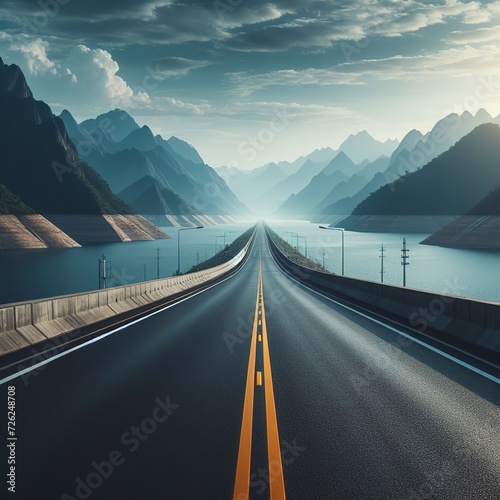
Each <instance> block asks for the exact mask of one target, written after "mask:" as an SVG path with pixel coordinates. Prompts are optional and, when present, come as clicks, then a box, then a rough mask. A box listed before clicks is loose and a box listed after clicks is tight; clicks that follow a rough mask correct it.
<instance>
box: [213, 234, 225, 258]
mask: <svg viewBox="0 0 500 500" xmlns="http://www.w3.org/2000/svg"><path fill="white" fill-rule="evenodd" d="M219 238H222V239H223V238H224V236H222V235H220V236H216V237H215V253H214V255H217V245H218V241H219Z"/></svg>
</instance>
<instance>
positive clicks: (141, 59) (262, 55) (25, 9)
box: [0, 0, 500, 168]
mask: <svg viewBox="0 0 500 500" xmlns="http://www.w3.org/2000/svg"><path fill="white" fill-rule="evenodd" d="M499 42H500V1H459V0H446V1H438V0H436V1H415V0H387V1H381V2H380V1H377V2H376V1H371V0H350V1H348V0H336V1H331V0H324V1H322V0H319V1H313V2H296V1H295V0H288V1H285V0H277V1H275V2H263V1H260V0H215V1H214V0H211V1H206V2H205V1H197V0H182V1H178V0H113V1H106V0H35V1H33V0H3V1H2V3H1V5H0V56H2V57H3V59H4V61H5V62H7V63H16V64H18V65H19V66H21V68H22V69H23V71H24V72H25V74H26V76H27V78H28V81H29V84H30V86H31V87H32V90H33V91H34V93H35V95H36V97H37V98H39V99H43V100H44V101H46V102H48V103H49V104H50V105H51V106H52V108H53V110H54V112H56V113H59V112H60V111H62V109H64V108H67V109H69V110H70V111H71V112H72V113H73V114H74V116H75V117H76V118H77V119H78V120H83V119H86V118H89V117H95V116H96V115H98V114H100V113H103V112H105V111H107V110H109V109H112V108H114V107H121V108H124V109H126V110H127V111H129V112H130V113H131V114H132V115H133V116H134V117H135V118H136V120H137V121H138V123H140V124H148V125H150V126H151V128H152V129H153V130H154V131H155V132H158V133H161V134H162V135H164V136H165V137H167V138H168V137H169V136H170V135H176V136H178V137H180V138H182V139H184V140H187V141H188V142H190V143H192V144H193V145H194V146H195V147H196V148H197V149H198V150H199V152H200V154H201V155H202V156H203V158H204V159H205V160H206V161H207V162H208V163H209V164H211V165H213V166H219V165H222V164H230V165H234V166H239V167H241V168H251V167H255V166H258V165H261V164H264V163H266V162H268V161H279V160H293V159H295V158H296V157H298V156H300V155H302V154H307V153H309V152H310V151H312V150H313V149H315V148H320V147H326V146H330V147H337V146H338V145H339V144H340V143H341V142H342V140H344V139H345V138H346V137H347V135H348V134H350V133H356V132H358V131H360V130H363V129H366V130H368V131H369V132H370V133H371V134H372V135H373V136H374V137H375V138H377V139H379V140H385V139H387V138H399V139H401V138H402V137H403V136H404V134H405V133H406V132H408V131H409V130H410V129H412V128H418V129H420V130H421V131H422V132H426V131H427V130H429V129H430V127H431V126H432V125H433V124H434V123H435V122H436V121H437V120H438V119H440V118H441V117H443V116H444V115H445V114H447V113H450V112H453V111H455V112H463V111H464V110H466V109H468V110H469V111H471V112H475V111H477V109H478V108H479V107H484V108H485V109H487V110H488V111H489V112H490V113H491V114H493V115H495V116H496V115H497V114H499V113H500V43H499Z"/></svg>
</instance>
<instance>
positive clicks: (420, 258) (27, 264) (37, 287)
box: [0, 221, 500, 304]
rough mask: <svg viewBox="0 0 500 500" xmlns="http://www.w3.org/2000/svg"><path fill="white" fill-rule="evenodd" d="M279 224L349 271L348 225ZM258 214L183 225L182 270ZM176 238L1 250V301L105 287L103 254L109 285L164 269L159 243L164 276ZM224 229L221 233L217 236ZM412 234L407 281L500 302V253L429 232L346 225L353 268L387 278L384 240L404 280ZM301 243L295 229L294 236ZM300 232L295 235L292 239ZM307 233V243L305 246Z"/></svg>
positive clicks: (169, 271)
mask: <svg viewBox="0 0 500 500" xmlns="http://www.w3.org/2000/svg"><path fill="white" fill-rule="evenodd" d="M268 223H269V224H270V225H271V226H272V227H273V228H274V229H275V230H276V231H277V232H278V233H281V232H283V235H284V236H285V238H286V234H285V233H284V231H295V232H297V233H298V234H299V235H300V236H305V237H306V238H307V245H308V256H309V257H311V258H313V259H315V260H317V261H318V262H320V263H322V261H323V254H324V259H325V266H326V268H327V269H328V270H330V271H332V272H336V273H340V272H341V245H340V243H341V233H340V232H339V231H325V230H321V229H319V226H318V224H311V223H309V222H304V221H268ZM252 224H253V222H252V221H248V222H246V223H240V224H238V225H221V226H213V227H206V228H204V229H199V230H193V231H183V232H182V234H181V270H182V271H186V270H187V269H189V268H190V267H191V266H192V265H194V264H196V262H197V260H200V261H202V260H205V259H207V258H210V257H212V256H213V255H214V253H215V250H216V248H215V247H216V242H217V243H218V250H220V249H221V248H222V245H223V240H224V234H225V236H226V243H229V242H231V241H232V240H233V239H234V238H235V237H237V236H238V235H239V234H241V233H242V232H243V231H245V230H246V229H248V228H249V227H250V226H251V225H252ZM163 229H164V230H165V232H167V233H168V234H170V235H171V236H172V238H171V239H169V240H160V241H146V242H143V241H141V242H131V243H114V244H107V245H94V246H87V247H85V248H75V249H61V250H15V251H1V252H0V282H1V286H0V303H2V304H5V303H9V302H17V301H21V300H32V299H37V298H43V297H50V296H56V295H63V294H68V293H77V292H82V291H87V290H95V289H97V288H98V262H99V259H100V258H102V255H103V254H106V258H107V259H109V260H111V275H110V277H109V278H108V286H117V285H122V284H129V283H136V282H139V281H143V280H150V279H156V277H157V248H159V249H160V252H159V264H160V277H166V276H172V275H173V274H174V273H175V271H176V269H177V229H176V228H163ZM217 237H218V238H217ZM403 237H406V240H407V245H408V248H409V249H410V259H409V262H410V265H409V266H407V268H406V270H407V286H409V287H412V288H418V289H422V290H430V291H434V292H439V293H447V294H452V295H459V296H465V297H471V298H477V299H482V300H490V301H498V302H500V285H499V283H500V279H499V278H500V253H499V252H490V251H479V250H456V249H447V248H439V247H432V246H426V245H420V244H419V242H420V241H422V240H423V239H424V238H425V237H427V235H426V234H408V235H404V234H379V233H375V234H374V233H353V232H348V231H347V232H346V233H345V274H346V275H347V276H352V277H356V278H362V279H368V280H373V281H380V257H379V255H380V247H381V245H382V243H383V244H384V247H385V249H386V252H385V256H386V257H385V274H384V282H385V283H390V284H397V285H401V284H402V266H401V248H402V239H403ZM288 238H289V242H290V243H293V245H294V246H296V237H295V235H294V236H293V237H291V236H290V235H289V236H288ZM292 240H293V242H292ZM304 243H305V241H304V239H303V238H299V250H300V251H302V252H304V251H305V249H304Z"/></svg>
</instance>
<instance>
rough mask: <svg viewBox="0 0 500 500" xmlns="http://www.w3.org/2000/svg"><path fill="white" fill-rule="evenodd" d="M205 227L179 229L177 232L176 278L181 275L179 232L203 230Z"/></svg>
mask: <svg viewBox="0 0 500 500" xmlns="http://www.w3.org/2000/svg"><path fill="white" fill-rule="evenodd" d="M204 227H205V226H196V227H181V228H180V229H179V231H178V232H177V276H179V275H180V274H181V231H190V230H191V229H203V228H204Z"/></svg>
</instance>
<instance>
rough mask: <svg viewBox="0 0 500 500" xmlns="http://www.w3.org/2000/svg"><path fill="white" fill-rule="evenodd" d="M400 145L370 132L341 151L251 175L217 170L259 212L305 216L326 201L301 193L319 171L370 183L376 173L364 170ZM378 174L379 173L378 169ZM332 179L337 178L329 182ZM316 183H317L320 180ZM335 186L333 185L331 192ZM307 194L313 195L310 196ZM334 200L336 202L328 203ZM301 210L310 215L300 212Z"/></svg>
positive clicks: (317, 154) (352, 139) (350, 139)
mask: <svg viewBox="0 0 500 500" xmlns="http://www.w3.org/2000/svg"><path fill="white" fill-rule="evenodd" d="M398 144H399V143H398V141H397V140H387V141H385V142H384V143H382V142H380V141H377V140H376V139H374V138H373V137H372V136H371V135H370V134H369V133H368V132H366V131H362V132H360V133H358V134H356V135H350V136H349V137H348V138H347V139H346V140H345V141H344V142H343V143H342V144H341V145H340V147H339V149H338V150H334V149H332V148H329V147H327V148H322V149H317V150H315V151H313V152H312V153H310V154H309V155H307V156H302V157H300V158H297V160H295V161H294V162H291V163H289V162H279V163H277V164H274V163H271V164H268V165H265V166H263V167H260V168H258V169H255V170H252V171H250V172H248V171H241V170H238V169H235V168H228V167H221V168H220V169H218V171H220V172H221V173H222V174H223V175H224V177H225V178H226V180H227V181H228V183H229V185H230V187H231V188H232V189H233V190H234V191H235V193H236V194H237V195H238V196H239V197H240V198H241V199H242V200H244V201H245V203H247V204H248V206H249V207H250V208H251V209H252V210H254V211H255V212H256V213H264V214H267V213H274V212H276V214H282V215H284V214H289V215H291V214H302V215H305V214H308V213H311V210H313V209H314V208H315V207H316V206H317V205H318V204H319V203H320V202H321V201H322V200H323V198H315V199H314V200H312V199H311V200H309V201H306V199H307V198H308V197H309V196H317V195H319V196H321V194H322V192H320V193H316V191H315V189H314V188H308V190H307V191H306V192H305V193H302V194H301V191H302V190H303V189H305V188H307V186H308V184H309V183H310V182H312V180H313V178H314V177H315V176H317V175H318V174H319V173H320V172H322V171H323V173H324V174H325V175H326V176H328V175H330V174H331V173H333V172H334V171H336V170H340V171H341V172H343V173H344V175H346V176H347V177H350V176H351V175H353V174H354V173H358V174H360V175H362V176H363V177H365V176H366V177H367V180H369V178H371V176H372V175H374V174H371V173H370V171H368V172H367V174H366V175H365V174H363V172H362V169H363V168H365V167H367V166H368V165H370V164H372V163H374V162H376V161H377V160H378V159H379V158H381V157H387V156H389V155H391V154H392V152H393V151H394V149H395V148H396V147H397V146H398ZM335 159H336V160H335ZM334 160H335V161H334ZM356 164H357V165H356ZM278 169H279V170H278ZM325 169H326V170H325ZM375 171H378V169H377V167H376V168H375ZM331 180H334V179H330V180H329V181H327V182H330V181H331ZM345 180H347V179H345ZM247 182H250V184H249V185H250V186H251V189H250V190H246V186H247ZM314 182H315V183H317V182H318V180H315V181H314ZM334 187H335V186H334V185H332V184H330V186H329V189H328V191H331V190H333V189H334ZM308 192H309V193H310V194H307V193H308ZM313 193H314V195H313ZM326 194H328V192H327V193H326ZM333 201H335V200H332V201H330V202H329V203H332V202H333ZM329 203H326V205H328V204H329ZM302 210H307V212H301V211H302Z"/></svg>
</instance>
